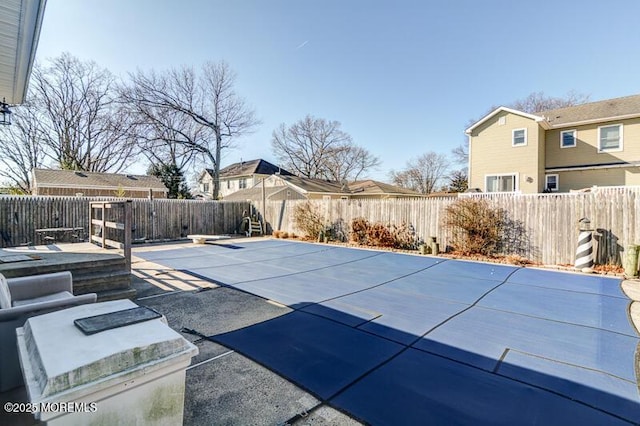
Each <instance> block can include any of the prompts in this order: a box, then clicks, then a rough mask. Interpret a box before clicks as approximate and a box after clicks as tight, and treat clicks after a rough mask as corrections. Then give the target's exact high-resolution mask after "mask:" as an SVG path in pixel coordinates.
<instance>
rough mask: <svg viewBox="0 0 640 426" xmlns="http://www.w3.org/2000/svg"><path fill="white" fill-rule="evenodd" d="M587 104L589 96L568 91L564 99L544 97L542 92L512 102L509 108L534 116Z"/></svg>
mask: <svg viewBox="0 0 640 426" xmlns="http://www.w3.org/2000/svg"><path fill="white" fill-rule="evenodd" d="M586 102H589V95H585V94H582V93H578V92H576V91H573V90H572V91H570V92H569V93H567V94H566V95H565V96H564V97H554V96H546V95H545V94H544V92H534V93H531V94H530V95H529V96H527V97H526V98H524V99H519V100H517V101H514V102H513V103H511V104H510V105H509V107H510V108H513V109H516V110H518V111H522V112H528V113H531V114H534V113H536V112H543V111H548V110H552V109H558V108H566V107H570V106H575V105H580V104H584V103H586Z"/></svg>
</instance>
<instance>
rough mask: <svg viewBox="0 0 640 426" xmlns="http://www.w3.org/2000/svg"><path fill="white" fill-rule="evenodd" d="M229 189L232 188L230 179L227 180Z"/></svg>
mask: <svg viewBox="0 0 640 426" xmlns="http://www.w3.org/2000/svg"><path fill="white" fill-rule="evenodd" d="M227 189H231V181H230V180H228V181H227Z"/></svg>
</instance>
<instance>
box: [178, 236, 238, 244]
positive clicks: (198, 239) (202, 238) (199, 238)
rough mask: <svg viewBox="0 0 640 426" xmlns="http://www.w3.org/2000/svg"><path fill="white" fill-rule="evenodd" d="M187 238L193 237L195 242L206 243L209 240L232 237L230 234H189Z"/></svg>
mask: <svg viewBox="0 0 640 426" xmlns="http://www.w3.org/2000/svg"><path fill="white" fill-rule="evenodd" d="M187 238H191V239H192V240H193V243H194V244H204V243H205V242H207V241H217V240H227V239H229V238H231V237H230V236H228V235H187Z"/></svg>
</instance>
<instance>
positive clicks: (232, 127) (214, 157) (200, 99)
mask: <svg viewBox="0 0 640 426" xmlns="http://www.w3.org/2000/svg"><path fill="white" fill-rule="evenodd" d="M235 78H236V76H235V73H234V72H233V71H232V70H231V69H230V68H229V65H227V63H225V62H216V63H212V62H209V63H206V64H205V65H204V66H203V67H202V68H201V70H200V73H197V72H196V70H195V69H194V68H190V67H183V68H181V69H171V70H169V71H167V72H165V73H162V74H158V73H156V72H154V71H151V72H149V73H144V72H141V71H138V72H137V73H136V74H133V75H131V87H130V88H129V90H126V91H125V92H124V93H123V95H124V99H123V100H125V101H126V102H131V103H134V104H136V105H138V108H139V109H141V110H142V109H148V110H151V109H153V110H155V111H156V112H155V113H154V114H170V113H175V114H176V119H177V120H178V121H179V120H181V119H182V118H185V117H186V118H188V119H190V120H192V121H193V124H194V125H195V126H194V127H192V128H190V130H189V132H188V134H187V132H184V131H183V130H184V128H179V127H177V126H173V125H172V124H168V123H167V122H164V123H163V122H161V121H159V120H155V125H158V126H161V127H162V126H164V127H165V130H168V132H169V133H168V134H166V135H165V136H164V138H165V139H164V140H165V141H169V142H171V143H174V144H175V145H174V146H180V147H181V148H183V149H184V151H183V152H184V153H188V152H190V153H193V154H194V155H198V156H202V157H204V159H205V161H207V162H209V163H210V164H212V165H213V170H214V187H213V196H214V198H217V196H218V192H219V189H220V180H219V174H220V159H221V153H222V150H223V149H226V148H229V147H231V146H232V145H233V143H234V142H235V140H236V139H237V138H238V137H239V136H242V135H244V134H247V133H249V132H251V131H253V129H254V128H255V127H256V126H257V125H258V124H259V121H258V120H257V119H256V118H255V113H254V111H253V110H252V109H251V108H249V107H248V105H247V104H246V102H245V101H244V100H243V99H242V98H241V97H239V96H238V95H237V94H236V93H235V91H234V88H233V87H234V83H235ZM167 124H168V125H167ZM174 137H175V138H174ZM160 140H162V138H161V139H160ZM185 155H186V154H185Z"/></svg>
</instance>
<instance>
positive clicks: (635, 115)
mask: <svg viewBox="0 0 640 426" xmlns="http://www.w3.org/2000/svg"><path fill="white" fill-rule="evenodd" d="M639 117H640V112H636V113H633V114H624V115H615V116H612V117H604V118H591V119H589V120H580V121H572V122H568V123H560V124H556V125H554V124H553V123H549V126H550V127H549V128H550V129H561V128H565V127H576V126H584V125H587V124H595V123H605V122H609V121H619V120H629V119H632V118H639Z"/></svg>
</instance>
